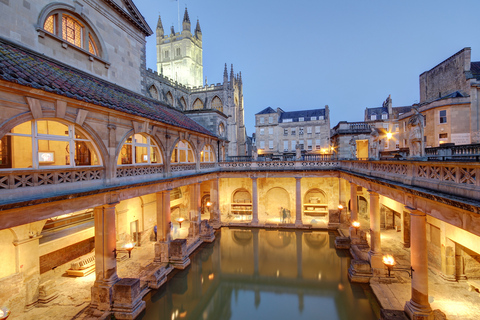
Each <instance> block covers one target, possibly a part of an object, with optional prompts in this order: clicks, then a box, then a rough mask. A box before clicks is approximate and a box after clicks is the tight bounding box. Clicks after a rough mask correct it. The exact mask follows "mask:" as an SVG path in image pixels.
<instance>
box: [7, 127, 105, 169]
mask: <svg viewBox="0 0 480 320" xmlns="http://www.w3.org/2000/svg"><path fill="white" fill-rule="evenodd" d="M96 165H101V162H100V159H99V157H98V152H97V150H96V148H95V146H94V144H93V143H92V141H91V140H90V139H89V138H88V137H87V136H86V135H85V134H84V133H83V132H82V131H81V129H78V128H76V127H75V126H74V125H71V124H66V123H63V122H58V121H53V120H32V121H27V122H24V123H22V124H20V125H18V126H16V127H15V128H13V129H12V130H10V132H8V133H7V134H6V135H5V136H4V137H2V139H1V140H0V168H12V169H17V168H32V169H38V168H40V167H44V166H63V167H76V166H96Z"/></svg>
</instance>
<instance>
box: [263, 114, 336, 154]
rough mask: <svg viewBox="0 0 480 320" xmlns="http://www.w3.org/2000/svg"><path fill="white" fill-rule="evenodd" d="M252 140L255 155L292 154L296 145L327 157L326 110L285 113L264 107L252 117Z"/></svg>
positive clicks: (328, 132) (328, 140) (328, 131)
mask: <svg viewBox="0 0 480 320" xmlns="http://www.w3.org/2000/svg"><path fill="white" fill-rule="evenodd" d="M255 138H256V142H255V143H256V147H257V150H258V153H259V154H272V153H273V154H282V153H292V152H295V150H296V146H297V145H299V146H300V149H301V150H304V151H307V152H323V153H329V151H330V150H329V147H330V114H329V108H328V106H325V108H324V109H312V110H302V111H292V112H286V111H283V110H282V109H280V108H277V110H273V109H272V108H270V107H268V108H266V109H264V110H262V111H260V112H259V113H257V114H256V115H255Z"/></svg>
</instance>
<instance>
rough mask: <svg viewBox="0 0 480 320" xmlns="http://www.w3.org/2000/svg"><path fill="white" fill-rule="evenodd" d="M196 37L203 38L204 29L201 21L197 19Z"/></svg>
mask: <svg viewBox="0 0 480 320" xmlns="http://www.w3.org/2000/svg"><path fill="white" fill-rule="evenodd" d="M195 37H197V39H200V40H202V29H200V21H198V19H197V26H196V27H195Z"/></svg>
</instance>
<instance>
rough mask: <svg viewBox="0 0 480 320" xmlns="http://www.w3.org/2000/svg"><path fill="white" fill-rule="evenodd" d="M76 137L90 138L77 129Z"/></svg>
mask: <svg viewBox="0 0 480 320" xmlns="http://www.w3.org/2000/svg"><path fill="white" fill-rule="evenodd" d="M75 139H81V140H88V138H87V136H86V135H84V134H83V133H81V132H80V130H77V129H75Z"/></svg>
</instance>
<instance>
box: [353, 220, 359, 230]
mask: <svg viewBox="0 0 480 320" xmlns="http://www.w3.org/2000/svg"><path fill="white" fill-rule="evenodd" d="M352 227H354V228H355V229H356V230H358V229H360V222H358V221H352Z"/></svg>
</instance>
